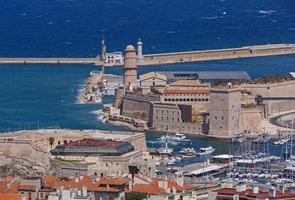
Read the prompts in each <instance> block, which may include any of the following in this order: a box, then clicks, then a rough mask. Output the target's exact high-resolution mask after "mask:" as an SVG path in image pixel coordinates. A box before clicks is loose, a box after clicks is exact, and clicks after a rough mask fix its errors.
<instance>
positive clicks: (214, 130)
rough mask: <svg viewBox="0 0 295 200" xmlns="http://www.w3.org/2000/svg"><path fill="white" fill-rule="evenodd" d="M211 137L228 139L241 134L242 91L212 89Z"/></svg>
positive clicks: (229, 88)
mask: <svg viewBox="0 0 295 200" xmlns="http://www.w3.org/2000/svg"><path fill="white" fill-rule="evenodd" d="M210 99H211V101H210V110H209V114H210V122H209V135H215V136H224V137H228V136H231V135H233V134H238V133H240V124H239V121H240V120H239V119H240V114H241V100H242V96H241V90H240V89H239V88H231V86H230V85H229V87H228V88H225V89H216V88H214V89H213V88H211V89H210Z"/></svg>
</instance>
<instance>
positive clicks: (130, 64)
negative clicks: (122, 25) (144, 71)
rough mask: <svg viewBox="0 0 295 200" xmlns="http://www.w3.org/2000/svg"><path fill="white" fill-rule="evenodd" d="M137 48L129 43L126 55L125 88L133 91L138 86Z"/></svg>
mask: <svg viewBox="0 0 295 200" xmlns="http://www.w3.org/2000/svg"><path fill="white" fill-rule="evenodd" d="M136 59H137V56H136V49H135V48H134V47H133V46H132V45H128V46H127V47H126V49H125V57H124V78H123V85H124V89H126V90H130V91H132V90H133V89H134V88H135V87H136V86H137V65H136Z"/></svg>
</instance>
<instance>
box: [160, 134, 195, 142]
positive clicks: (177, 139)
mask: <svg viewBox="0 0 295 200" xmlns="http://www.w3.org/2000/svg"><path fill="white" fill-rule="evenodd" d="M158 140H159V141H168V142H169V143H171V142H176V143H178V142H190V141H191V140H190V139H187V138H186V136H185V135H184V134H182V133H176V134H175V135H163V136H161V137H160V138H159V139H158Z"/></svg>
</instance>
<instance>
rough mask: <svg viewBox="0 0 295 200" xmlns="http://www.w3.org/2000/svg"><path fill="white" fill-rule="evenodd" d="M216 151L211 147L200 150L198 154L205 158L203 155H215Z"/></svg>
mask: <svg viewBox="0 0 295 200" xmlns="http://www.w3.org/2000/svg"><path fill="white" fill-rule="evenodd" d="M214 151H215V149H214V148H213V147H212V146H209V147H202V148H200V150H199V151H198V152H197V155H199V156H203V155H209V154H212V153H214Z"/></svg>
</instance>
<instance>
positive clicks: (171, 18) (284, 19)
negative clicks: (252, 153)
mask: <svg viewBox="0 0 295 200" xmlns="http://www.w3.org/2000/svg"><path fill="white" fill-rule="evenodd" d="M103 35H104V36H105V38H106V41H107V49H108V51H121V50H123V49H124V48H125V46H126V45H127V44H129V43H131V44H136V41H137V39H138V38H139V37H140V38H141V39H142V40H143V41H144V52H145V53H157V52H173V51H185V50H198V49H216V48H230V47H240V46H247V45H256V44H268V43H295V1H294V0H281V1H277V0H259V1H254V0H249V1H245V0H186V1H177V0H140V1H136V0H124V1H123V0H108V1H104V0H52V1H40V0H26V1H23V0H9V1H1V6H0V57H94V56H96V55H98V54H99V53H100V48H101V46H100V43H101V39H102V37H103ZM94 70H98V69H97V67H95V66H91V65H0V131H2V132H3V131H11V130H21V129H36V128H72V129H107V130H121V128H118V127H114V126H111V125H104V124H102V123H101V122H100V121H99V119H98V116H97V115H96V114H95V111H96V110H99V109H101V106H100V105H81V104H78V103H77V95H78V94H79V90H80V89H81V88H82V86H83V83H84V81H85V79H86V77H87V76H88V75H89V73H90V72H91V71H94ZM161 70H186V71H189V70H245V71H247V72H248V73H249V74H250V76H251V77H252V78H257V77H261V76H266V75H278V74H280V75H286V74H288V72H290V71H295V56H294V55H289V56H273V57H260V58H251V59H236V60H224V61H212V62H200V63H193V64H192V63H191V64H181V65H167V66H161V67H158V66H152V67H146V68H141V69H140V70H139V73H144V72H148V71H161ZM107 73H114V74H120V73H121V70H120V69H114V68H113V69H111V68H110V69H107ZM104 102H111V98H109V97H107V98H105V99H104Z"/></svg>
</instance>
